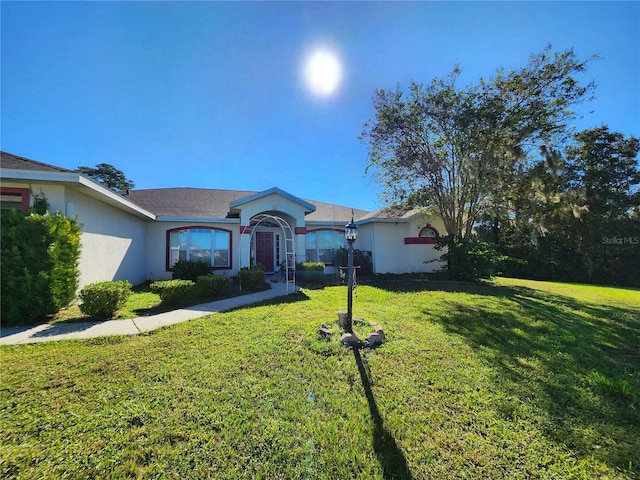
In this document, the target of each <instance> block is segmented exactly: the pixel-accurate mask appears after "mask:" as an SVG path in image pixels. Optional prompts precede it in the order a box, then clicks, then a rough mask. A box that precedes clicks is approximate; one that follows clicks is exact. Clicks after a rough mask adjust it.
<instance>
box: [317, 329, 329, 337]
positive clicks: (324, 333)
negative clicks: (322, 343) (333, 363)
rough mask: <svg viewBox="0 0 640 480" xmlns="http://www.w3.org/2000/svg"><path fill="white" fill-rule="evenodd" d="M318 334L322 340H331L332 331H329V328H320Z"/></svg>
mask: <svg viewBox="0 0 640 480" xmlns="http://www.w3.org/2000/svg"><path fill="white" fill-rule="evenodd" d="M318 334H319V335H320V336H321V337H322V338H329V337H330V336H331V330H329V329H328V328H324V327H320V328H319V329H318Z"/></svg>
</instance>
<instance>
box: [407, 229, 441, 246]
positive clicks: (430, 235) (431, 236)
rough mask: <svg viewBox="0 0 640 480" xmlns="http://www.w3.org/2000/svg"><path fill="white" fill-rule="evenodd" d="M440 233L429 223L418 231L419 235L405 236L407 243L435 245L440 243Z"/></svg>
mask: <svg viewBox="0 0 640 480" xmlns="http://www.w3.org/2000/svg"><path fill="white" fill-rule="evenodd" d="M439 238H440V234H439V233H438V230H436V229H435V228H434V227H432V226H431V225H427V226H425V227H424V228H422V229H421V230H420V232H418V236H417V237H405V239H404V243H405V245H425V244H426V245H434V244H436V243H438V239H439Z"/></svg>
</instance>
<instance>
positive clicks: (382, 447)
mask: <svg viewBox="0 0 640 480" xmlns="http://www.w3.org/2000/svg"><path fill="white" fill-rule="evenodd" d="M353 356H354V358H355V360H356V365H357V366H358V372H360V379H361V380H362V386H363V387H364V392H365V395H366V397H367V402H368V403H369V412H370V413H371V419H372V420H373V450H374V451H375V453H376V457H377V458H378V462H380V466H381V467H382V471H383V475H384V478H385V480H391V479H397V480H411V479H413V475H411V471H410V470H409V467H408V465H407V460H406V459H405V458H404V454H403V453H402V450H400V448H399V447H398V444H397V443H396V441H395V439H394V438H393V435H391V433H390V432H389V430H387V429H386V428H385V426H384V421H383V420H382V417H381V416H380V411H379V410H378V405H377V404H376V399H375V397H374V396H373V391H372V390H371V382H370V381H369V375H368V374H367V370H366V369H365V367H364V364H363V362H362V357H361V356H360V351H359V350H358V349H357V348H354V349H353Z"/></svg>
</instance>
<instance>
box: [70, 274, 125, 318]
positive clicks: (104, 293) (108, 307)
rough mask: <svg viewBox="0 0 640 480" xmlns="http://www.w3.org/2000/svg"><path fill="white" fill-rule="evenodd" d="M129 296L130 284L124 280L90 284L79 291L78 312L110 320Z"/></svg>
mask: <svg viewBox="0 0 640 480" xmlns="http://www.w3.org/2000/svg"><path fill="white" fill-rule="evenodd" d="M130 294H131V284H130V283H129V282H127V281H126V280H118V281H115V282H98V283H92V284H90V285H87V286H86V287H84V288H83V289H82V290H80V300H82V303H81V304H80V311H81V312H82V313H84V314H86V315H91V316H92V317H98V318H112V317H113V315H114V314H115V313H116V312H117V311H118V309H120V308H122V307H123V306H124V304H125V303H126V302H127V298H129V295H130Z"/></svg>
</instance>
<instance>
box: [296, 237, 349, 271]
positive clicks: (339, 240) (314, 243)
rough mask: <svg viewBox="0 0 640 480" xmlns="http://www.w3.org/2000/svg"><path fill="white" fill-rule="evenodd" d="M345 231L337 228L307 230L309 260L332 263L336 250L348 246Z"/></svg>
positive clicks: (306, 245) (306, 251)
mask: <svg viewBox="0 0 640 480" xmlns="http://www.w3.org/2000/svg"><path fill="white" fill-rule="evenodd" d="M346 246H347V241H346V240H345V238H344V232H341V231H337V230H313V231H310V232H307V234H306V242H305V256H306V260H307V262H324V263H326V264H332V263H333V259H334V257H335V253H336V250H338V249H339V248H341V247H346Z"/></svg>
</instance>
